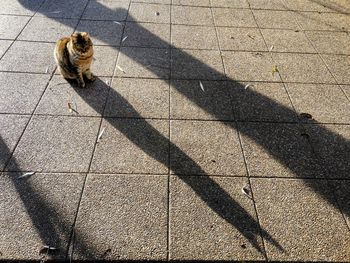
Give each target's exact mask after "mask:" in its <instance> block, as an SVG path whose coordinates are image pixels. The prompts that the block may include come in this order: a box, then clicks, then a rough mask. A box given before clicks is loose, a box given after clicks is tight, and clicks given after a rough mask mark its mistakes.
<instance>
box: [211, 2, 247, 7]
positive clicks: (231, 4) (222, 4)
mask: <svg viewBox="0 0 350 263" xmlns="http://www.w3.org/2000/svg"><path fill="white" fill-rule="evenodd" d="M210 2H211V6H212V7H231V8H249V4H248V2H247V0H210Z"/></svg>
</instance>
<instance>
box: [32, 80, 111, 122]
mask: <svg viewBox="0 0 350 263" xmlns="http://www.w3.org/2000/svg"><path fill="white" fill-rule="evenodd" d="M106 82H108V83H110V82H111V79H110V78H98V79H96V81H95V82H94V83H88V84H87V87H86V88H84V89H82V88H79V87H78V85H77V84H75V85H74V84H70V83H68V82H67V81H66V80H65V79H64V78H62V77H61V76H59V75H56V76H54V77H53V79H52V80H51V81H50V84H49V86H48V88H47V89H46V91H45V94H44V95H43V97H42V99H41V100H40V103H39V105H38V107H37V109H36V111H35V114H45V115H67V116H101V115H102V112H103V109H104V107H105V103H106V100H107V94H108V86H107V84H106ZM68 103H69V104H70V106H68ZM69 107H70V108H71V109H72V110H70V109H69Z"/></svg>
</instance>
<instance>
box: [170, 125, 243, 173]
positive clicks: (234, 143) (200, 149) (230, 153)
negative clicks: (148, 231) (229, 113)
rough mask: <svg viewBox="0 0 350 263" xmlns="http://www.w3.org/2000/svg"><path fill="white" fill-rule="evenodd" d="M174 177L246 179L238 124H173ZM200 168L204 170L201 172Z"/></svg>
mask: <svg viewBox="0 0 350 263" xmlns="http://www.w3.org/2000/svg"><path fill="white" fill-rule="evenodd" d="M170 132H171V142H172V143H173V144H174V145H176V146H177V147H179V148H180V149H181V150H182V151H183V153H185V154H186V155H187V156H188V157H189V158H186V159H185V158H184V157H183V154H182V153H180V152H179V151H178V150H176V149H175V148H174V147H173V146H172V148H171V149H170V163H171V170H172V173H175V174H186V175H196V174H203V173H206V174H208V175H228V176H229V175H232V176H245V174H246V171H245V167H244V163H243V155H242V150H241V147H240V144H239V140H238V135H237V132H236V131H235V124H234V123H221V122H214V121H189V120H188V121H184V120H181V121H180V120H172V121H171V122H170ZM199 167H200V168H201V170H199Z"/></svg>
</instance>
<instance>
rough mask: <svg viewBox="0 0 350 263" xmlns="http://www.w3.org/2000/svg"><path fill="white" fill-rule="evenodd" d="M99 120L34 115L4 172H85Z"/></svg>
mask: <svg viewBox="0 0 350 263" xmlns="http://www.w3.org/2000/svg"><path fill="white" fill-rule="evenodd" d="M98 125H99V119H97V118H82V117H80V118H79V117H56V116H53V117H49V116H35V117H33V119H32V120H31V122H30V123H29V124H28V127H27V129H26V131H25V132H24V134H23V137H22V139H21V141H20V142H19V144H18V147H17V149H16V150H15V152H14V154H13V157H12V159H11V161H10V163H9V166H8V168H7V170H9V171H21V170H24V171H49V172H55V171H58V172H70V171H74V172H87V170H88V167H89V161H90V158H91V155H92V151H93V146H94V143H95V140H96V136H97V130H98Z"/></svg>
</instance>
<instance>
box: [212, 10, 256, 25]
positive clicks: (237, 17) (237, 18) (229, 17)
mask: <svg viewBox="0 0 350 263" xmlns="http://www.w3.org/2000/svg"><path fill="white" fill-rule="evenodd" d="M212 11H213V15H214V21H215V25H216V26H229V27H257V24H256V22H255V20H254V16H253V14H252V12H251V11H250V10H248V9H239V10H238V9H232V8H212Z"/></svg>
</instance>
